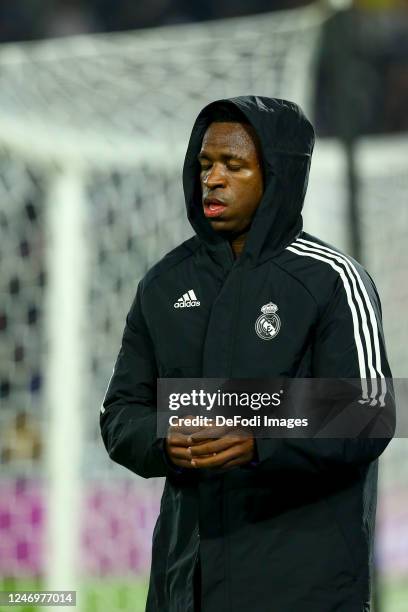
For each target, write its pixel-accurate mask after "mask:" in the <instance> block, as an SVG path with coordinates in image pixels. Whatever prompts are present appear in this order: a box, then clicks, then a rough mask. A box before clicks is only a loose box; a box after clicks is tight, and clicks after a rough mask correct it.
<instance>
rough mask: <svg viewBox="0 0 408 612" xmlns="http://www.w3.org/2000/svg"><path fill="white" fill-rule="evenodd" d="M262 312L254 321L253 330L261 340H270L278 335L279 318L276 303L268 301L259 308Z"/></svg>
mask: <svg viewBox="0 0 408 612" xmlns="http://www.w3.org/2000/svg"><path fill="white" fill-rule="evenodd" d="M261 311H262V314H261V315H260V316H259V317H258V318H257V320H256V322H255V331H256V333H257V334H258V336H259V337H260V338H262V340H272V338H275V336H277V335H278V333H279V330H280V327H281V320H280V318H279V317H278V315H277V314H276V313H277V311H278V307H277V305H276V304H273V303H272V302H269V303H268V304H264V305H263V306H262V308H261Z"/></svg>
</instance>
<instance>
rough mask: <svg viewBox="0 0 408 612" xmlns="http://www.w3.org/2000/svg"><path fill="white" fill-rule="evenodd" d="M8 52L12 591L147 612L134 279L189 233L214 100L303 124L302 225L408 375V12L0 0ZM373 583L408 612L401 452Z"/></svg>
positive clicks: (394, 458)
mask: <svg viewBox="0 0 408 612" xmlns="http://www.w3.org/2000/svg"><path fill="white" fill-rule="evenodd" d="M0 42H1V45H0V232H1V234H0V237H1V239H0V266H1V275H0V590H2V589H3V590H7V589H14V590H18V589H44V588H49V589H56V590H59V589H74V590H77V591H78V605H77V608H78V610H80V611H81V612H99V610H104V611H105V610H106V609H109V610H112V611H116V610H124V611H126V610H129V611H132V612H139V611H143V610H144V601H145V594H146V579H147V575H148V571H149V563H150V547H151V534H152V530H153V526H154V523H155V520H156V517H157V514H158V510H159V501H160V495H161V489H162V486H163V482H162V481H161V480H155V481H144V480H142V479H140V478H138V477H137V476H135V475H133V474H131V472H128V471H126V470H125V469H124V468H120V467H119V466H117V465H115V464H113V462H111V461H110V460H109V457H108V456H107V454H106V452H105V449H104V448H103V445H102V441H101V438H100V433H99V408H100V405H101V402H102V399H103V396H104V393H105V389H106V387H107V384H108V380H109V377H110V375H111V372H112V367H113V364H114V361H115V358H116V355H117V352H118V350H119V346H120V342H121V335H122V330H123V326H124V321H125V316H126V313H127V311H128V309H129V307H130V304H131V301H132V299H133V296H134V294H135V291H136V286H137V282H138V280H139V279H140V278H141V276H142V275H143V274H144V273H145V271H146V270H147V268H148V267H149V266H150V265H151V264H152V263H154V262H155V261H157V260H158V259H159V258H160V257H161V256H162V255H163V254H164V253H165V252H167V251H168V250H170V249H171V248H173V247H174V246H175V245H177V244H178V243H179V242H180V241H182V240H183V239H185V238H187V237H189V236H190V235H191V233H192V232H191V229H190V228H189V226H188V223H187V221H186V219H185V210H184V202H183V194H182V189H181V167H182V161H183V154H184V151H185V148H186V145H187V139H188V136H189V132H190V129H191V126H192V123H193V120H194V118H195V116H196V114H197V113H198V112H199V110H200V109H201V108H202V106H204V105H205V104H206V103H207V102H208V101H210V100H213V99H217V98H221V97H224V96H233V95H242V94H247V93H255V94H258V95H267V96H275V97H285V98H289V99H291V100H294V101H296V102H297V103H299V104H300V105H301V106H302V107H303V108H304V109H305V111H306V113H307V114H308V115H309V117H310V118H311V120H312V122H313V123H314V125H315V127H316V131H317V135H318V140H317V145H316V149H315V155H314V162H313V164H312V173H311V178H310V188H309V192H308V196H307V200H306V204H305V213H304V218H305V228H306V229H307V230H308V231H310V232H312V233H316V234H317V235H319V236H320V237H321V238H323V239H324V240H326V241H328V242H332V243H334V244H335V245H337V246H338V247H340V248H342V249H344V250H346V252H348V253H350V254H352V255H354V256H355V257H357V258H358V259H360V260H361V261H362V263H363V264H364V265H365V266H366V267H367V269H368V271H369V272H370V274H371V275H372V276H373V278H374V279H375V281H376V284H377V287H378V289H379V292H380V295H381V298H382V304H383V317H384V327H385V333H386V339H387V345H388V352H389V358H390V362H391V365H392V369H393V373H394V375H395V376H396V377H399V378H404V377H405V378H406V377H407V371H408V355H407V350H406V347H407V345H408V324H407V319H406V311H407V305H408V283H407V271H408V255H407V250H406V235H407V230H408V208H407V195H408V171H407V170H408V112H407V109H408V3H407V1H406V0H356V1H355V2H354V3H353V4H351V3H348V2H346V0H333V1H332V3H330V4H329V3H322V2H319V3H305V2H302V1H301V0H269V1H267V0H251V2H248V1H245V0H234V1H232V0H217V1H215V0H206V1H204V0H203V1H201V2H188V1H187V0H173V1H172V2H170V0H150V2H149V3H144V2H143V3H142V2H137V1H135V0H116V1H115V2H113V1H112V0H87V1H85V0H71V1H69V0H59V1H57V0H53V1H51V0H14V2H13V3H11V2H6V1H5V0H3V1H2V2H1V3H0ZM163 554H166V551H163ZM375 567H376V572H375V576H374V580H373V599H374V605H375V612H404V611H406V610H408V445H407V441H406V440H405V439H403V438H399V439H395V440H393V441H392V443H391V444H390V446H389V448H388V449H387V450H386V452H385V454H384V456H383V458H382V459H381V462H380V490H379V501H378V521H377V547H376V559H375ZM23 609H25V610H31V609H34V608H32V607H30V606H26V607H24V608H23ZM163 612H165V611H163Z"/></svg>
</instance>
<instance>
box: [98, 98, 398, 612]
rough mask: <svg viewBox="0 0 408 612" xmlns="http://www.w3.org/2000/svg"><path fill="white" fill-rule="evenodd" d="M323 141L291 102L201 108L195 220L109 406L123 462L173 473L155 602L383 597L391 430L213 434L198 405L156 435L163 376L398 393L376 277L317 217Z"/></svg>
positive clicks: (190, 606) (190, 196) (129, 351)
mask: <svg viewBox="0 0 408 612" xmlns="http://www.w3.org/2000/svg"><path fill="white" fill-rule="evenodd" d="M313 144H314V132H313V128H312V126H311V124H310V123H309V121H308V120H307V119H306V117H305V116H304V115H303V113H302V111H301V110H300V109H299V108H298V107H297V106H296V105H295V104H293V103H292V102H288V101H285V100H277V99H269V98H261V97H255V96H247V97H239V98H233V99H230V100H223V101H218V102H214V103H212V104H209V105H208V106H207V107H205V108H204V109H203V111H202V112H201V113H200V114H199V116H198V118H197V120H196V122H195V124H194V127H193V130H192V135H191V138H190V142H189V146H188V150H187V154H186V159H185V164H184V174H183V183H184V191H185V198H186V205H187V214H188V218H189V220H190V222H191V224H192V226H193V228H194V230H195V232H196V235H195V236H194V237H193V238H191V239H190V240H187V241H186V242H185V243H183V244H182V245H180V246H179V247H177V248H176V249H175V250H173V251H172V252H171V253H169V254H168V255H166V257H164V258H163V259H162V260H161V261H160V262H159V263H158V264H157V265H155V266H154V267H153V268H152V269H151V270H150V271H149V272H148V273H147V275H146V276H145V277H144V278H143V279H142V281H141V282H140V284H139V287H138V291H137V294H136V298H135V300H134V303H133V305H132V307H131V309H130V312H129V315H128V317H127V322H126V327H125V331H124V335H123V342H122V347H121V350H120V353H119V356H118V359H117V362H116V366H115V370H114V374H113V377H112V380H111V382H110V385H109V387H108V391H107V394H106V397H105V400H104V404H103V407H102V414H101V429H102V436H103V439H104V442H105V445H106V448H107V450H108V452H109V454H110V456H111V458H112V459H113V460H114V461H116V462H118V463H120V464H121V465H124V466H125V467H127V468H129V469H130V470H132V471H133V472H135V473H137V474H140V475H142V476H144V477H146V478H149V477H154V476H166V483H165V488H164V492H163V497H162V502H161V508H160V516H159V518H158V521H157V524H156V527H155V531H154V536H153V557H152V568H151V576H150V586H149V594H148V601H147V607H146V610H147V611H148V612H192V611H193V610H194V612H196V611H197V610H201V611H202V612H248V611H249V610H251V611H253V612H295V611H296V612H300V611H302V612H335V611H338V612H367V611H368V610H369V609H370V604H369V600H370V593H369V582H370V562H371V554H372V537H373V528H374V519H375V504H376V482H377V461H376V460H377V458H378V456H379V455H380V454H381V452H382V451H383V450H384V448H385V446H386V445H387V442H388V439H368V438H358V439H331V440H330V439H327V440H326V439H320V440H313V439H303V440H302V439H295V438H294V439H272V438H271V439H267V438H260V439H254V437H253V436H252V435H251V434H249V433H248V432H246V434H245V435H244V433H243V432H240V431H236V430H233V431H229V430H228V428H225V429H223V430H220V431H219V433H218V434H217V436H216V437H215V438H214V437H213V438H212V437H211V435H210V433H209V432H208V431H207V430H206V428H202V429H200V430H198V431H197V429H194V428H188V427H185V425H184V422H183V421H182V422H180V424H179V425H178V426H175V427H173V428H170V430H169V433H168V436H167V439H166V440H165V443H164V444H163V441H162V440H160V439H157V436H156V379H157V377H175V378H177V377H190V378H192V377H196V378H197V377H208V378H211V377H212V378H270V377H288V378H298V377H304V378H310V377H317V378H354V379H361V386H362V390H363V398H362V399H361V398H360V401H362V402H371V403H372V404H373V405H374V404H375V403H376V402H377V401H378V394H379V393H380V392H381V394H382V395H381V399H382V400H384V398H385V400H386V401H388V397H389V395H390V392H389V389H388V388H387V387H386V384H385V381H386V378H387V377H389V376H390V370H389V366H388V363H387V358H386V353H385V348H384V339H383V334H382V329H381V314H380V312H381V311H380V305H379V300H378V296H377V293H376V290H375V287H374V285H373V282H372V280H371V279H370V277H369V276H368V274H367V273H366V272H365V271H364V270H363V269H362V268H361V266H359V264H357V262H355V261H354V260H352V259H351V258H349V257H346V256H345V255H343V254H342V253H340V252H339V251H338V250H336V249H334V248H333V247H331V246H329V245H327V244H325V243H323V242H322V241H320V240H318V239H317V238H314V237H312V236H310V235H309V234H306V233H304V232H302V217H301V210H302V206H303V200H304V196H305V193H306V187H307V181H308V174H309V168H310V161H311V155H312V150H313ZM194 298H196V299H194ZM180 302H181V303H184V304H185V307H183V308H180V307H176V304H179V303H180ZM188 303H189V305H188ZM267 323H269V324H270V325H267ZM390 401H392V400H390ZM350 408H351V409H353V410H354V411H359V410H360V409H361V404H360V403H359V402H358V401H357V400H356V402H355V405H354V404H352V405H351V406H350ZM192 412H193V411H192ZM390 435H391V434H390Z"/></svg>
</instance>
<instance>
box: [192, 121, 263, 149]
mask: <svg viewBox="0 0 408 612" xmlns="http://www.w3.org/2000/svg"><path fill="white" fill-rule="evenodd" d="M218 150H222V151H223V152H224V151H229V152H231V153H236V154H240V155H243V154H245V155H251V154H252V155H256V154H257V152H258V143H257V137H256V134H255V132H254V130H253V128H252V127H251V126H250V125H247V124H243V123H235V122H234V123H233V122H220V123H218V122H216V123H211V124H210V125H209V126H208V128H207V130H206V132H205V134H204V138H203V142H202V145H201V151H202V152H203V151H208V152H216V151H218Z"/></svg>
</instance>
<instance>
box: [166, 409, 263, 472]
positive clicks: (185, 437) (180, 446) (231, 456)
mask: <svg viewBox="0 0 408 612" xmlns="http://www.w3.org/2000/svg"><path fill="white" fill-rule="evenodd" d="M185 418H186V419H191V418H192V417H191V416H190V415H189V416H187V417H185ZM165 446H166V452H167V455H168V457H169V459H170V460H171V462H172V463H174V464H175V465H177V466H179V467H183V468H190V469H191V468H193V469H194V468H230V467H234V466H237V465H244V464H245V463H249V462H250V461H251V460H252V459H253V457H254V452H255V441H254V437H253V434H252V433H251V432H249V431H246V430H243V429H239V428H231V427H220V426H218V427H213V426H207V427H204V428H203V427H191V426H188V427H187V426H186V425H184V421H183V419H182V418H181V419H179V423H178V425H173V426H171V427H169V432H168V435H167V438H166V443H165Z"/></svg>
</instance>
